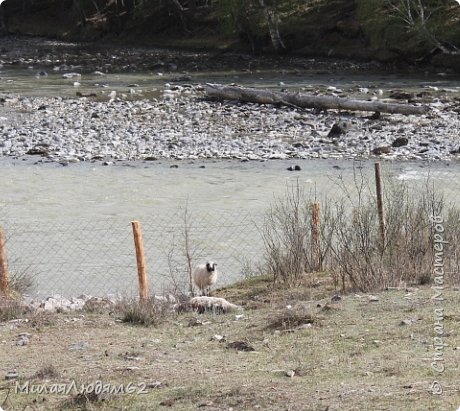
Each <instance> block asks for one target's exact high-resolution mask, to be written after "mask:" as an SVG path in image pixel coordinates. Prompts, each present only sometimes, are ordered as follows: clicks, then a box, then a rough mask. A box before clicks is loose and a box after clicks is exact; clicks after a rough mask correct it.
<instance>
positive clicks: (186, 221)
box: [0, 162, 460, 298]
mask: <svg viewBox="0 0 460 411" xmlns="http://www.w3.org/2000/svg"><path fill="white" fill-rule="evenodd" d="M343 164H344V163H341V166H340V167H331V168H330V170H329V171H327V173H324V175H321V176H318V175H315V174H313V173H299V174H297V176H296V177H295V178H293V177H292V175H293V174H290V175H289V179H285V180H284V187H281V188H280V187H275V186H273V187H267V186H266V185H264V186H260V184H259V186H257V185H256V184H255V185H254V194H253V196H254V198H255V197H257V195H260V196H264V197H263V198H262V197H261V198H258V199H257V204H258V206H257V207H255V206H254V205H253V206H251V207H249V206H248V207H246V202H247V199H244V198H242V199H239V201H236V199H232V201H229V202H228V204H232V207H229V208H227V209H225V208H222V207H199V202H195V203H193V206H190V205H188V204H187V202H186V201H184V202H182V203H181V202H180V201H179V204H178V202H177V201H172V200H171V199H170V198H168V201H169V202H170V203H171V204H174V205H172V206H170V207H160V208H157V209H152V214H150V216H149V217H144V218H139V220H140V222H141V226H142V231H143V238H144V247H145V255H146V264H147V274H148V279H149V284H150V290H151V292H155V293H164V292H169V291H175V290H177V289H180V290H181V291H184V290H185V291H186V290H187V289H188V281H189V277H188V276H189V271H188V270H189V268H188V260H187V256H190V257H191V260H192V264H198V263H203V262H205V261H206V260H208V259H210V260H213V261H215V262H216V263H217V264H218V270H219V272H220V276H219V280H218V284H217V285H218V286H221V285H224V284H228V283H231V282H234V281H236V280H239V279H241V278H243V277H245V276H247V275H251V274H254V272H255V271H257V268H258V267H260V266H261V264H262V263H264V262H265V261H266V248H265V246H266V243H264V238H263V227H264V224H266V221H265V218H266V216H267V213H266V212H267V210H268V209H269V208H270V206H271V205H273V204H274V202H276V201H277V200H276V198H275V197H274V196H273V193H274V192H275V191H277V193H278V194H279V193H283V192H284V196H285V194H286V193H285V191H286V189H288V188H289V187H290V186H291V187H292V184H296V183H298V184H300V185H301V186H302V187H303V188H305V192H306V196H307V198H308V200H307V202H308V204H311V202H312V201H318V202H319V203H320V204H321V214H322V215H321V218H323V212H324V211H325V210H326V208H327V207H335V206H336V205H337V204H339V205H340V204H342V205H345V207H348V211H347V212H348V213H349V215H350V216H352V214H353V213H352V211H353V208H354V207H356V205H357V204H359V203H362V202H363V199H366V201H368V200H369V199H371V200H370V201H373V200H372V198H373V196H375V182H374V180H373V179H374V175H373V170H374V167H373V166H374V163H373V162H367V163H353V164H352V163H349V164H345V166H344V165H343ZM459 171H460V169H459V167H457V166H456V164H445V163H435V164H427V163H413V164H412V163H407V164H404V163H386V164H383V165H382V174H383V176H384V184H383V191H384V195H386V194H387V193H388V192H389V190H388V187H389V183H391V182H404V184H406V186H407V190H408V191H407V197H405V198H406V199H410V198H411V196H414V198H415V196H416V194H417V193H420V192H422V191H423V190H425V189H426V187H428V186H430V187H433V188H434V189H435V195H436V196H437V199H441V198H443V201H445V203H446V204H449V207H450V206H452V207H453V210H454V211H455V210H456V207H457V205H456V204H457V199H458V195H459V191H460V190H459V187H457V185H456V184H455V181H456V179H457V177H458V173H459ZM263 181H265V180H263ZM286 183H287V184H286ZM248 184H249V183H248ZM363 190H367V192H368V194H369V196H367V197H365V196H362V192H363ZM360 192H361V194H360ZM267 193H268V194H269V195H268V194H267ZM360 196H361V197H360ZM276 197H277V198H278V199H280V200H281V201H283V200H284V199H285V198H283V194H279V195H277V196H276ZM390 200H391V199H390ZM111 201H112V200H111ZM392 201H393V200H392ZM404 201H406V200H404ZM404 201H403V202H404ZM407 201H409V200H407ZM407 201H406V202H407ZM390 203H391V201H390ZM393 203H394V202H393ZM394 204H396V203H394ZM401 204H402V203H401ZM445 209H446V210H447V209H448V207H446V208H445ZM459 215H460V213H459ZM152 216H154V217H152ZM61 217H62V218H61ZM403 217H404V216H403ZM454 217H455V216H454ZM350 218H351V217H350ZM445 218H446V221H448V224H451V226H450V227H449V226H448V227H446V232H448V233H449V236H450V237H449V238H450V241H451V243H452V247H451V249H452V250H453V251H455V253H457V251H458V250H457V249H456V246H455V247H453V245H454V244H456V242H457V237H458V235H457V234H458V233H459V232H460V227H457V226H455V224H456V222H457V221H458V219H457V218H450V219H449V218H448V216H447V215H446V216H445ZM449 221H450V222H452V223H450V222H449ZM398 224H399V226H401V227H402V226H404V224H403V223H398ZM425 225H427V226H428V225H429V222H428V220H427V221H426V222H425ZM0 226H1V227H2V228H3V230H4V232H5V235H6V249H7V256H8V266H9V267H8V268H9V272H10V276H25V277H28V278H31V279H32V281H33V286H32V287H31V289H30V290H29V294H30V295H32V296H34V297H41V298H42V297H47V296H51V295H55V294H59V295H64V296H78V295H80V294H89V295H96V296H104V295H107V294H121V295H128V296H132V295H137V293H138V279H137V267H136V254H135V248H134V241H133V232H132V227H131V219H130V218H125V217H121V216H118V217H116V218H107V217H102V218H96V217H95V218H87V219H85V218H77V219H75V218H69V215H65V216H59V215H56V217H55V218H53V219H51V218H49V216H48V217H46V218H43V217H35V218H28V219H18V218H17V215H16V212H15V210H14V208H13V207H10V206H8V203H6V204H2V203H0ZM393 228H394V227H393ZM393 228H391V229H393ZM304 229H305V231H309V230H310V227H308V224H306V225H305V227H304ZM389 229H390V228H389ZM350 238H351V237H350ZM393 238H396V237H393ZM396 248H397V247H396ZM404 252H405V251H403V253H404ZM455 253H454V254H452V256H451V257H452V258H451V260H452V261H451V262H450V263H449V264H450V265H451V266H452V267H454V269H455V270H456V271H458V267H457V268H455V267H456V266H457V265H458V264H456V265H455V261H454V260H455V258H456V257H455V256H456V255H457V254H455ZM377 257H378V256H377ZM398 258H399V257H398ZM396 271H397V270H396ZM455 276H456V278H458V277H459V275H458V273H457V274H455Z"/></svg>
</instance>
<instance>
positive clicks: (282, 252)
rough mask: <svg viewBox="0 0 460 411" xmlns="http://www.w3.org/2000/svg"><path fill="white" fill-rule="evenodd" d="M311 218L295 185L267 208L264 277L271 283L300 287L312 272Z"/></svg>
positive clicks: (306, 204) (306, 202) (298, 186)
mask: <svg viewBox="0 0 460 411" xmlns="http://www.w3.org/2000/svg"><path fill="white" fill-rule="evenodd" d="M310 225H311V217H310V212H309V209H308V201H307V200H306V196H305V193H304V191H303V189H302V188H301V186H300V185H299V182H298V181H297V183H296V184H295V185H292V186H290V187H289V186H288V187H287V189H286V195H285V197H284V198H283V199H277V200H276V201H275V203H274V204H273V205H272V206H271V207H270V209H269V210H268V212H267V214H266V216H265V221H264V225H263V228H262V237H263V241H264V244H265V261H266V265H267V270H268V274H270V275H271V276H273V280H274V282H275V283H283V284H285V285H287V286H296V285H299V284H300V281H301V277H302V275H303V274H304V273H305V272H310V271H311V270H312V264H311V258H310V255H309V253H307V252H306V250H308V249H309V244H310V240H311V239H310V232H309V230H308V227H309V226H310Z"/></svg>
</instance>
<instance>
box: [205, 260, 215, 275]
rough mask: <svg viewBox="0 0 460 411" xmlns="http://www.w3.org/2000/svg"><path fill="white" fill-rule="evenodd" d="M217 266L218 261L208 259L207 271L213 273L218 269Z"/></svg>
mask: <svg viewBox="0 0 460 411" xmlns="http://www.w3.org/2000/svg"><path fill="white" fill-rule="evenodd" d="M216 266H217V264H216V263H213V262H212V261H208V262H207V263H206V271H207V272H208V273H212V272H213V271H216Z"/></svg>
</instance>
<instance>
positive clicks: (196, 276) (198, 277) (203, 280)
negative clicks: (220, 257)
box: [192, 261, 217, 295]
mask: <svg viewBox="0 0 460 411" xmlns="http://www.w3.org/2000/svg"><path fill="white" fill-rule="evenodd" d="M216 266H217V264H216V263H213V262H212V261H208V262H207V263H206V264H200V265H197V266H196V267H195V268H194V269H193V272H192V280H193V283H194V284H195V285H196V286H197V287H198V288H199V289H200V290H201V295H208V294H209V291H210V290H211V286H213V285H214V284H215V283H216V281H217V270H216Z"/></svg>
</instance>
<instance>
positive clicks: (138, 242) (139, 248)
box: [131, 221, 149, 300]
mask: <svg viewBox="0 0 460 411" xmlns="http://www.w3.org/2000/svg"><path fill="white" fill-rule="evenodd" d="M131 224H132V226H133V235H134V246H135V247H136V260H137V276H138V280H139V298H140V299H141V300H146V299H147V297H148V294H149V283H148V279H147V267H146V264H145V255H144V239H143V236H142V229H141V223H140V222H139V221H131Z"/></svg>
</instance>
